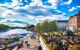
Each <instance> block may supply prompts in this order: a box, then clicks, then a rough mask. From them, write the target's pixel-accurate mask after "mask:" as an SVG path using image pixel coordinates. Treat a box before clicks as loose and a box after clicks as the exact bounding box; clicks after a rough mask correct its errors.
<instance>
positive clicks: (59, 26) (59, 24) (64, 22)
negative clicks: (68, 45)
mask: <svg viewBox="0 0 80 50" xmlns="http://www.w3.org/2000/svg"><path fill="white" fill-rule="evenodd" d="M67 22H68V20H56V25H57V30H58V31H66V27H67Z"/></svg>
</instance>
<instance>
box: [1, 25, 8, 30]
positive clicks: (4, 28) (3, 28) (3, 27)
mask: <svg viewBox="0 0 80 50" xmlns="http://www.w3.org/2000/svg"><path fill="white" fill-rule="evenodd" d="M9 28H10V27H9V26H7V25H4V24H0V30H8V29H9Z"/></svg>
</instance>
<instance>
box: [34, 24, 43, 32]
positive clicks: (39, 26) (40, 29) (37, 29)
mask: <svg viewBox="0 0 80 50" xmlns="http://www.w3.org/2000/svg"><path fill="white" fill-rule="evenodd" d="M35 30H36V31H37V32H41V31H42V25H41V24H40V23H38V24H37V25H36V26H35Z"/></svg>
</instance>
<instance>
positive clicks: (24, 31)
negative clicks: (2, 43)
mask: <svg viewBox="0 0 80 50" xmlns="http://www.w3.org/2000/svg"><path fill="white" fill-rule="evenodd" d="M22 33H32V32H31V31H26V30H24V29H11V30H9V31H6V32H0V38H5V37H6V36H7V35H11V34H22Z"/></svg>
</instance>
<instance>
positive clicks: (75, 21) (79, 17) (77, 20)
mask: <svg viewBox="0 0 80 50" xmlns="http://www.w3.org/2000/svg"><path fill="white" fill-rule="evenodd" d="M68 29H69V30H71V31H76V30H80V12H79V13H77V14H76V15H74V16H71V17H70V19H69V21H68Z"/></svg>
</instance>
